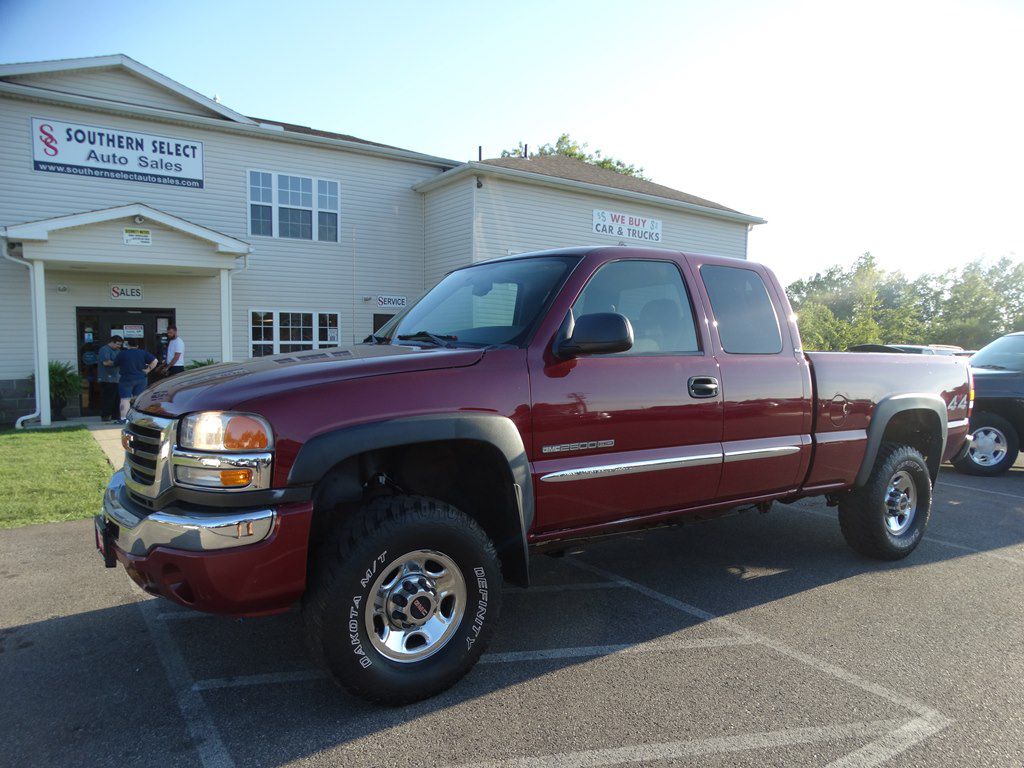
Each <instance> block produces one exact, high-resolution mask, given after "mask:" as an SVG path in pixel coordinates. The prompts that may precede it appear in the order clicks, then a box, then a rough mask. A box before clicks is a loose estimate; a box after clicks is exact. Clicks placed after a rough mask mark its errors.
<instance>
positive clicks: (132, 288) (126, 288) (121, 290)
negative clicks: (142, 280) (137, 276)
mask: <svg viewBox="0 0 1024 768" xmlns="http://www.w3.org/2000/svg"><path fill="white" fill-rule="evenodd" d="M110 298H112V299H117V300H118V301H140V300H141V299H142V298H143V294H142V286H141V285H126V284H125V283H111V284H110Z"/></svg>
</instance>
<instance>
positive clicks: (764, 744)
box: [460, 720, 906, 768]
mask: <svg viewBox="0 0 1024 768" xmlns="http://www.w3.org/2000/svg"><path fill="white" fill-rule="evenodd" d="M905 723H906V721H905V720H873V721H870V722H865V723H844V724H842V725H824V726H820V727H817V728H784V729H782V730H778V731H766V732H764V733H747V734H743V735H741V736H719V737H717V738H710V739H695V740H693V741H670V742H663V743H655V744H637V745H634V746H630V747H612V748H610V749H585V750H581V751H579V752H563V753H561V754H555V755H543V756H540V757H520V758H513V759H502V760H488V761H485V762H482V763H469V764H464V765H462V766H460V768H507V767H511V768H594V767H595V766H606V765H623V764H625V763H648V762H653V761H656V760H658V761H660V760H678V759H680V758H684V757H699V756H702V755H721V754H725V753H728V752H743V751H745V750H750V749H777V748H779V747H790V746H794V745H797V744H814V743H818V742H828V741H840V740H842V739H853V738H858V737H859V738H865V737H868V738H870V737H872V736H877V735H879V734H882V733H888V732H890V731H892V730H893V729H897V728H900V727H901V726H903V725H904V724H905Z"/></svg>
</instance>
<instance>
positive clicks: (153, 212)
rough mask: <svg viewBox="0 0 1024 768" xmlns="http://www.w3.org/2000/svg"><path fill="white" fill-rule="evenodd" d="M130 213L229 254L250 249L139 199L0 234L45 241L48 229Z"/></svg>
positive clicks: (13, 238) (11, 228)
mask: <svg viewBox="0 0 1024 768" xmlns="http://www.w3.org/2000/svg"><path fill="white" fill-rule="evenodd" d="M132 216H141V217H142V218H144V219H147V220H149V221H154V222H157V223H159V224H163V225H164V226H165V227H168V228H169V229H174V230H177V231H178V232H182V233H184V234H186V235H191V236H192V237H196V238H198V239H200V240H205V241H207V242H208V243H210V244H211V245H213V246H215V248H216V251H217V253H224V254H228V255H232V256H244V255H245V254H247V253H250V252H251V251H252V246H251V245H249V244H248V243H247V242H245V241H244V240H239V239H237V238H234V237H231V236H229V235H225V234H224V233H223V232H218V231H217V230H215V229H210V228H209V227H204V226H202V225H200V224H193V223H192V222H191V221H188V220H186V219H182V218H179V217H178V216H172V215H171V214H169V213H165V212H164V211H160V210H157V209H156V208H151V207H150V206H148V205H144V204H143V203H131V204H129V205H119V206H117V207H115V208H103V209H101V210H98V211H86V212H85V213H73V214H71V215H70V216H55V217H54V218H52V219H41V220H40V221H29V222H25V223H24V224H14V225H12V226H9V227H6V228H4V227H0V236H2V237H6V238H7V239H8V240H10V241H12V242H20V241H25V240H28V241H45V240H49V239H50V233H51V232H57V231H60V230H63V229H70V228H71V227H82V226H86V225H88V224H100V223H102V222H105V221H114V220H116V219H125V218H128V217H132Z"/></svg>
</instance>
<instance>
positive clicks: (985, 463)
mask: <svg viewBox="0 0 1024 768" xmlns="http://www.w3.org/2000/svg"><path fill="white" fill-rule="evenodd" d="M968 454H969V455H970V457H971V461H973V462H974V463H975V464H977V465H978V466H979V467H992V466H995V465H996V464H998V463H999V462H1001V461H1002V460H1003V459H1004V458H1006V435H1004V434H1003V433H1002V432H1001V431H1000V430H998V429H996V428H995V427H982V428H981V429H979V430H978V431H977V432H975V433H974V440H972V441H971V447H970V450H969V451H968Z"/></svg>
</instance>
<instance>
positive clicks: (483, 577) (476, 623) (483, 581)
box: [462, 565, 489, 651]
mask: <svg viewBox="0 0 1024 768" xmlns="http://www.w3.org/2000/svg"><path fill="white" fill-rule="evenodd" d="M473 578H474V579H475V581H476V588H477V604H476V610H475V611H474V612H473V617H472V620H471V622H470V624H469V628H468V630H467V633H466V650H467V651H468V650H469V649H470V648H472V647H473V643H475V642H476V640H477V638H478V637H479V636H480V631H481V630H482V629H483V628H484V622H485V621H486V619H487V605H488V603H487V598H488V596H489V591H488V587H487V569H485V568H484V567H483V566H482V565H477V566H474V567H473ZM467 607H468V606H467ZM466 618H467V617H466V616H463V617H462V619H463V621H465V620H466Z"/></svg>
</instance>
